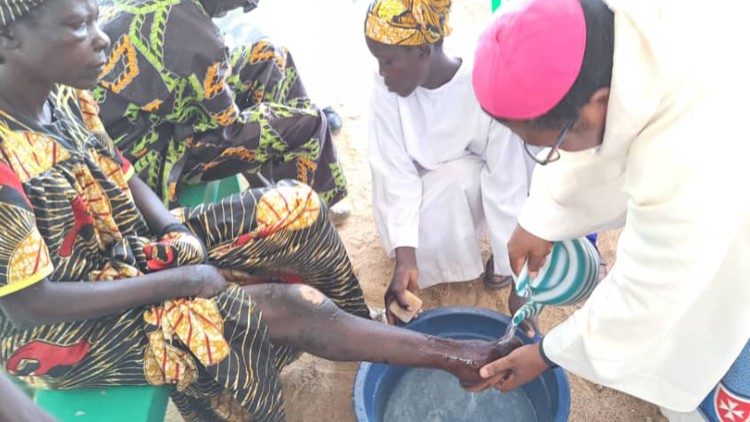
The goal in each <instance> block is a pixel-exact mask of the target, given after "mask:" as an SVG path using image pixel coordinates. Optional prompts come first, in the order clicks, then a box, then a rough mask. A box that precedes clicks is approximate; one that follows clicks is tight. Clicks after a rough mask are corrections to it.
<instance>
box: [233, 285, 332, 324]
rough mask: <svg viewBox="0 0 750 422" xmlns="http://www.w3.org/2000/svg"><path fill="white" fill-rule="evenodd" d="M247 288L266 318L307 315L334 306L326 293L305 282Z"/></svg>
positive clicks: (276, 318)
mask: <svg viewBox="0 0 750 422" xmlns="http://www.w3.org/2000/svg"><path fill="white" fill-rule="evenodd" d="M247 290H248V291H249V292H250V294H251V297H253V299H254V301H255V302H256V305H257V306H258V307H259V308H260V310H261V312H262V313H263V314H264V316H265V318H266V319H267V320H269V319H270V320H283V319H289V318H302V317H309V316H312V315H313V314H317V313H320V312H326V311H328V310H335V308H336V306H335V305H334V304H333V302H332V301H331V300H330V299H329V298H328V297H326V295H324V294H323V293H321V292H320V291H319V290H317V289H315V288H313V287H310V286H308V285H306V284H264V285H259V286H250V287H248V288H247Z"/></svg>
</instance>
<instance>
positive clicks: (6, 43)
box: [0, 23, 21, 51]
mask: <svg viewBox="0 0 750 422" xmlns="http://www.w3.org/2000/svg"><path fill="white" fill-rule="evenodd" d="M20 46H21V43H20V42H18V37H17V36H16V25H15V24H13V23H11V24H10V25H8V26H6V27H3V28H0V50H3V51H7V50H15V49H17V48H18V47H20Z"/></svg>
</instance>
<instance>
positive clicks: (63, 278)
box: [0, 86, 367, 420]
mask: <svg viewBox="0 0 750 422" xmlns="http://www.w3.org/2000/svg"><path fill="white" fill-rule="evenodd" d="M49 103H50V106H51V107H52V109H53V116H54V118H53V123H52V124H50V125H47V126H44V127H42V126H38V125H34V124H28V123H25V122H22V121H19V120H17V119H15V118H13V117H11V116H10V115H8V114H6V113H4V112H2V111H0V297H5V296H8V297H7V299H12V295H13V294H14V293H15V292H18V291H20V290H22V289H25V288H28V287H29V286H33V285H34V284H35V283H37V282H40V281H42V280H44V279H45V278H46V279H48V280H50V281H52V282H92V283H117V279H122V278H127V277H132V276H136V275H139V274H144V273H148V272H151V271H158V270H160V269H164V268H169V267H172V266H178V265H184V264H194V263H199V262H201V261H203V260H204V259H205V257H206V255H207V256H208V261H209V262H210V263H211V264H213V265H215V266H217V267H223V268H229V269H237V270H241V271H244V272H247V273H257V272H259V271H262V272H263V273H264V274H268V273H277V274H278V273H281V274H282V276H280V278H282V279H284V280H289V281H295V282H304V283H307V284H309V285H311V286H314V287H316V288H318V289H319V290H321V291H322V292H324V293H325V294H326V295H328V296H329V297H330V298H331V299H332V300H333V301H334V302H336V304H338V305H339V306H340V307H342V308H343V309H344V310H346V311H348V312H351V313H354V314H357V315H360V316H366V315H367V307H366V306H365V304H364V300H363V297H362V292H361V290H360V287H359V284H358V282H357V279H356V277H355V276H354V274H353V272H352V267H351V265H350V262H349V260H348V257H347V255H346V251H345V250H344V247H343V245H342V243H341V241H340V239H339V237H338V236H337V234H336V232H335V229H334V228H333V225H332V223H331V221H330V216H329V215H328V214H327V208H326V206H325V204H324V203H322V202H321V200H320V199H319V197H318V196H317V195H316V194H315V192H313V191H312V190H311V189H310V188H309V187H307V186H306V185H302V184H300V183H298V182H289V183H281V184H279V185H277V186H276V187H274V188H272V189H262V190H249V191H246V192H243V193H241V194H237V195H233V196H231V197H229V198H227V199H225V200H223V201H222V202H220V203H217V204H211V205H202V206H199V207H197V208H193V209H177V210H174V211H173V212H174V214H175V215H176V216H178V218H181V219H182V220H183V221H184V223H185V226H187V228H188V229H189V230H184V232H183V233H180V232H175V233H168V234H165V235H161V236H155V235H153V234H152V233H150V232H149V229H148V227H147V225H146V223H145V220H144V218H143V217H142V215H141V213H140V212H139V211H138V209H137V207H136V204H135V202H134V201H133V198H132V196H131V193H130V191H129V189H128V179H129V178H130V177H131V175H132V174H133V169H132V166H131V165H130V163H129V162H128V161H127V160H125V159H124V158H123V157H122V156H121V155H120V154H119V152H118V151H117V150H116V149H115V147H114V145H113V143H112V142H111V140H110V139H109V137H108V136H107V135H106V133H105V131H104V129H103V126H102V124H101V122H100V120H99V119H98V117H97V111H98V110H97V107H96V103H95V102H94V100H93V98H92V97H91V96H90V95H89V94H88V93H86V92H83V91H77V90H74V89H72V88H68V87H62V86H61V87H58V88H56V90H55V92H54V93H53V94H52V95H51V96H50V99H49ZM183 229H184V228H183ZM191 239H192V243H197V244H200V242H199V241H198V240H197V239H200V240H201V241H202V242H203V243H204V244H205V246H206V250H205V251H204V250H203V249H202V247H201V249H199V250H200V253H197V254H191V253H182V252H181V251H188V250H191V249H190V247H189V246H190V244H191ZM186 245H187V246H186ZM183 246H185V247H186V249H183ZM193 250H195V249H193ZM165 251H166V252H167V253H164V252H165ZM230 286H231V287H230V288H229V289H228V290H226V291H225V292H223V293H221V294H219V295H217V296H215V297H214V298H211V299H202V298H196V299H189V298H183V299H175V300H169V301H166V302H164V303H159V304H156V305H153V306H143V307H138V308H134V309H131V310H129V311H126V312H123V313H120V314H116V315H111V316H108V317H105V318H99V319H92V320H86V321H79V322H69V323H58V324H54V325H43V326H37V327H35V328H33V329H28V330H21V329H16V328H14V327H13V326H12V325H11V324H10V322H9V321H8V320H7V318H6V317H5V315H3V313H2V312H0V365H2V368H4V369H5V370H7V371H8V372H9V373H11V374H14V375H16V376H17V377H19V378H21V379H23V380H25V381H27V382H29V383H30V384H32V385H34V386H37V387H40V388H72V387H92V386H111V385H138V384H154V385H161V384H170V385H174V390H173V394H172V397H173V399H174V401H175V403H176V404H177V406H178V408H179V409H180V410H181V412H182V413H183V415H184V416H185V417H186V418H187V419H188V420H217V419H227V420H241V419H243V418H250V417H252V418H253V419H254V420H279V419H283V409H282V399H281V387H280V384H279V378H278V372H279V371H280V369H281V368H282V367H283V366H284V364H286V363H287V362H288V361H290V360H291V358H293V357H294V356H295V351H294V350H292V349H290V348H286V347H277V346H274V345H273V344H271V343H270V341H269V335H268V331H267V327H266V325H265V324H264V321H263V319H262V318H261V315H260V313H259V311H258V310H257V308H256V307H255V305H254V303H253V301H252V298H251V297H250V296H249V294H248V293H246V292H245V290H243V288H241V287H239V286H237V285H234V284H233V285H230ZM9 295H10V296H9ZM61 306H65V304H61Z"/></svg>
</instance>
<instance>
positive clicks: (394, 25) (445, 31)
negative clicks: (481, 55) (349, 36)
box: [365, 0, 451, 45]
mask: <svg viewBox="0 0 750 422" xmlns="http://www.w3.org/2000/svg"><path fill="white" fill-rule="evenodd" d="M450 8H451V0H374V1H373V2H372V3H371V4H370V8H369V9H368V10H367V19H366V20H365V35H366V36H367V38H370V39H372V40H375V41H377V42H380V43H383V44H388V45H424V44H434V43H436V42H438V41H440V40H441V39H443V38H445V37H447V36H448V35H450V33H451V28H450V26H449V25H448V14H449V13H450Z"/></svg>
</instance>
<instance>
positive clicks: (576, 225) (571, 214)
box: [518, 151, 627, 241]
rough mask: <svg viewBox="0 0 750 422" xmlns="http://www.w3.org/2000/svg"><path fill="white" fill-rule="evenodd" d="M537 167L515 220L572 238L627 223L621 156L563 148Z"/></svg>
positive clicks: (549, 236)
mask: <svg viewBox="0 0 750 422" xmlns="http://www.w3.org/2000/svg"><path fill="white" fill-rule="evenodd" d="M561 155H562V158H561V159H560V160H559V161H556V162H553V163H550V164H548V165H546V166H536V169H535V170H534V176H533V178H532V182H531V191H530V194H529V198H528V200H527V201H526V203H525V204H524V206H523V209H522V210H521V215H520V216H519V218H518V222H519V224H520V225H521V226H522V227H523V228H524V229H526V230H527V231H528V232H530V233H532V234H534V235H536V236H538V237H541V238H542V239H546V240H551V241H556V240H565V239H573V238H576V237H581V236H585V235H587V234H590V233H594V232H598V231H601V230H605V229H611V228H615V227H620V226H622V224H624V222H625V207H626V203H627V195H626V193H625V157H624V155H614V156H612V155H604V156H602V155H601V154H598V153H595V152H592V151H581V152H575V153H570V152H565V151H561Z"/></svg>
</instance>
